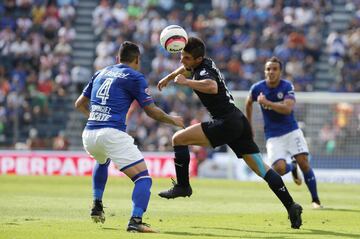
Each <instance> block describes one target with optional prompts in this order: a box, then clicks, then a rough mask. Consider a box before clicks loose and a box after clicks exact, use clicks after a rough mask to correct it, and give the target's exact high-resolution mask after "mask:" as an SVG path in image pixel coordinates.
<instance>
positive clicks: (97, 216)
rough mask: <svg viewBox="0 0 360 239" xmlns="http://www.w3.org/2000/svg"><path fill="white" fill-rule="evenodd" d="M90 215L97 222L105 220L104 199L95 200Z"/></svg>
mask: <svg viewBox="0 0 360 239" xmlns="http://www.w3.org/2000/svg"><path fill="white" fill-rule="evenodd" d="M90 216H91V218H92V220H93V221H94V222H95V223H98V222H101V223H104V222H105V212H104V207H103V204H102V201H100V200H94V202H93V206H92V209H91V213H90Z"/></svg>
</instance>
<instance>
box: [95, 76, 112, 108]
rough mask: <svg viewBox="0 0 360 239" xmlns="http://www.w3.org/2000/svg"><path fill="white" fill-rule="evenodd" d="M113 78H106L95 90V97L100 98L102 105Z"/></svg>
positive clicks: (104, 102) (107, 95) (107, 96)
mask: <svg viewBox="0 0 360 239" xmlns="http://www.w3.org/2000/svg"><path fill="white" fill-rule="evenodd" d="M113 80H114V79H113V78H106V80H105V81H104V82H103V83H102V84H101V86H100V87H99V89H98V91H97V92H96V97H97V98H100V99H101V104H102V105H105V104H106V101H107V99H109V90H110V86H111V83H112V82H113Z"/></svg>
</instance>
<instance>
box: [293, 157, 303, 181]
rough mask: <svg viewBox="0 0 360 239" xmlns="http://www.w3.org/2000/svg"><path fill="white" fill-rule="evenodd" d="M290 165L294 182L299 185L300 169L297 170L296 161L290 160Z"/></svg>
mask: <svg viewBox="0 0 360 239" xmlns="http://www.w3.org/2000/svg"><path fill="white" fill-rule="evenodd" d="M291 164H292V166H293V169H292V170H291V174H292V177H293V180H294V182H295V183H296V184H297V185H301V183H302V180H301V176H300V170H299V167H298V165H297V163H296V161H295V160H294V161H292V162H291Z"/></svg>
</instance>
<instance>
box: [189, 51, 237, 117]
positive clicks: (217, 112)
mask: <svg viewBox="0 0 360 239" xmlns="http://www.w3.org/2000/svg"><path fill="white" fill-rule="evenodd" d="M192 73H193V80H204V79H211V80H214V81H216V83H217V85H218V93H217V94H206V93H202V92H200V91H197V90H194V92H195V93H196V94H197V95H198V96H199V98H200V101H201V102H202V103H203V105H204V106H205V107H206V109H207V110H208V111H209V113H210V114H211V116H212V117H213V118H223V117H224V116H225V115H227V114H229V113H232V112H234V110H235V109H237V108H236V106H235V104H234V98H233V97H232V95H231V94H230V91H229V90H228V89H227V87H226V85H225V82H224V78H223V76H222V74H221V73H220V70H219V69H218V68H217V67H216V65H215V63H214V62H213V61H212V60H211V59H209V58H204V60H203V61H202V62H201V64H200V65H199V66H198V67H196V68H195V69H194V71H193V72H192Z"/></svg>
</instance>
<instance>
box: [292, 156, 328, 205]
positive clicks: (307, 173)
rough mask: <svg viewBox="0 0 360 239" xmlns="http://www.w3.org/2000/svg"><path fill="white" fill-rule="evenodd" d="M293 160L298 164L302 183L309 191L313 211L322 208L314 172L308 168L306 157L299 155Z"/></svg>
mask: <svg viewBox="0 0 360 239" xmlns="http://www.w3.org/2000/svg"><path fill="white" fill-rule="evenodd" d="M294 158H295V159H296V162H297V163H298V165H299V167H300V169H301V171H302V172H303V175H304V181H305V183H306V186H307V187H308V189H309V191H310V194H311V199H312V207H313V208H314V209H320V208H322V205H321V203H320V199H319V196H318V191H317V184H316V177H315V174H314V171H313V170H312V168H311V167H310V163H309V160H308V155H307V154H299V155H296V156H294Z"/></svg>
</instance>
